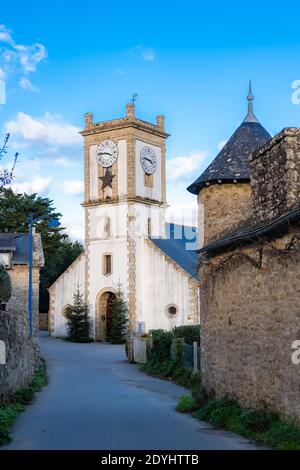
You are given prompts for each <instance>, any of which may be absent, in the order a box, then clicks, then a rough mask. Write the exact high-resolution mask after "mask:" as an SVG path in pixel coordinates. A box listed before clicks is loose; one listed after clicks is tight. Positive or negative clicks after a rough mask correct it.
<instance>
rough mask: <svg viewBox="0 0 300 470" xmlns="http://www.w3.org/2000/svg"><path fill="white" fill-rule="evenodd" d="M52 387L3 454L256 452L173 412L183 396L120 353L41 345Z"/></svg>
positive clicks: (96, 346)
mask: <svg viewBox="0 0 300 470" xmlns="http://www.w3.org/2000/svg"><path fill="white" fill-rule="evenodd" d="M41 347H42V353H43V355H44V357H45V359H46V361H47V366H48V373H49V385H48V386H47V387H45V388H44V389H43V390H42V391H41V392H40V393H39V394H38V395H37V397H36V399H35V400H34V402H33V403H32V404H31V405H29V406H28V408H27V409H26V411H25V412H24V413H22V414H21V415H20V416H19V417H18V418H17V420H16V422H15V425H14V428H13V432H12V437H13V442H12V443H11V444H10V445H9V446H7V447H6V449H106V450H113V449H122V450H124V449H134V450H137V449H146V450H151V449H157V450H166V449H174V450H175V449H176V450H177V449H179V450H184V449H186V450H188V449H190V450H193V449H195V450H196V449H255V446H254V445H252V444H250V443H249V442H248V441H247V440H245V439H243V438H241V437H239V436H235V435H233V434H231V433H228V432H225V431H222V430H217V429H214V428H212V427H211V426H210V425H208V424H207V423H201V422H198V421H197V420H195V419H193V418H192V417H190V416H188V415H182V414H179V413H177V412H176V411H175V410H174V409H175V406H176V403H177V400H178V398H179V397H180V396H181V395H183V394H186V393H187V391H186V390H185V389H184V388H182V387H178V386H177V385H175V384H173V383H171V382H168V381H164V380H159V379H155V378H152V377H149V376H147V375H145V374H143V373H142V372H141V371H140V370H139V368H138V366H136V365H132V364H128V362H127V361H126V358H125V354H124V347H122V346H111V345H107V344H100V343H91V344H72V343H67V342H65V341H62V340H56V339H52V338H48V337H44V338H41Z"/></svg>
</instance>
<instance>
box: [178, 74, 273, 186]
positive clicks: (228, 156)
mask: <svg viewBox="0 0 300 470" xmlns="http://www.w3.org/2000/svg"><path fill="white" fill-rule="evenodd" d="M247 99H248V113H247V115H246V117H245V119H244V121H243V122H242V124H241V125H240V126H239V127H238V128H237V130H236V131H235V132H234V134H233V135H232V136H231V138H230V139H229V140H228V142H227V143H226V144H225V146H224V147H223V148H222V150H221V151H220V152H219V153H218V155H217V156H216V158H215V159H214V160H213V161H212V163H211V164H210V165H209V166H208V168H207V169H206V170H205V171H204V172H203V173H202V174H201V175H200V176H199V178H197V179H196V181H194V183H192V184H191V185H190V186H189V187H188V188H187V189H188V191H190V192H191V193H193V194H199V192H200V191H201V189H202V188H203V187H204V186H206V185H207V184H216V183H220V182H222V183H230V182H248V181H250V167H249V157H250V155H251V154H252V153H253V152H254V151H255V150H258V149H259V148H260V147H262V146H263V145H264V144H265V143H266V142H267V141H268V140H269V139H271V138H272V137H271V135H270V134H269V132H268V131H266V129H265V128H264V127H263V126H262V125H261V124H260V122H259V121H258V120H257V118H256V117H255V115H254V114H253V105H252V102H253V99H254V97H253V95H252V89H251V82H250V86H249V94H248V96H247Z"/></svg>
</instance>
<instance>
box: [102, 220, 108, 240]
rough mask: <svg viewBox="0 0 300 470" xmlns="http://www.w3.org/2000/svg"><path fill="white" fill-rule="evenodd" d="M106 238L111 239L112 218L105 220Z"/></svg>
mask: <svg viewBox="0 0 300 470" xmlns="http://www.w3.org/2000/svg"><path fill="white" fill-rule="evenodd" d="M103 232H104V238H109V237H110V218H109V217H105V219H104V230H103Z"/></svg>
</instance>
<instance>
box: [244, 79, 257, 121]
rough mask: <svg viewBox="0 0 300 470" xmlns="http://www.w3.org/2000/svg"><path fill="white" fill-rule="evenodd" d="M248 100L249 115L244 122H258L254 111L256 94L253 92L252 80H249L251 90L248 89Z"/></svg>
mask: <svg viewBox="0 0 300 470" xmlns="http://www.w3.org/2000/svg"><path fill="white" fill-rule="evenodd" d="M247 100H248V113H247V116H246V117H245V119H244V122H258V120H257V119H256V117H255V115H254V113H253V100H254V96H253V94H252V84H251V80H249V91H248V96H247Z"/></svg>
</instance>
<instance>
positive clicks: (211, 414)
mask: <svg viewBox="0 0 300 470" xmlns="http://www.w3.org/2000/svg"><path fill="white" fill-rule="evenodd" d="M193 416H195V417H196V418H197V419H199V420H203V421H208V422H210V423H212V424H215V425H217V426H221V427H223V428H225V429H228V430H229V431H232V432H235V433H237V434H241V435H242V436H245V437H247V438H249V439H253V440H255V441H257V442H259V443H261V444H264V445H268V446H270V447H273V448H276V449H281V450H300V428H299V427H297V426H295V425H294V424H292V423H289V422H286V421H282V420H281V419H280V418H279V417H278V415H277V414H276V413H273V412H271V411H267V410H250V409H243V408H242V407H241V406H240V405H239V404H238V403H236V402H234V401H232V400H227V399H224V400H220V401H217V400H209V401H208V402H207V403H206V404H205V405H203V406H202V407H201V408H200V409H199V410H197V411H196V412H195V413H193Z"/></svg>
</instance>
